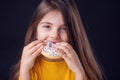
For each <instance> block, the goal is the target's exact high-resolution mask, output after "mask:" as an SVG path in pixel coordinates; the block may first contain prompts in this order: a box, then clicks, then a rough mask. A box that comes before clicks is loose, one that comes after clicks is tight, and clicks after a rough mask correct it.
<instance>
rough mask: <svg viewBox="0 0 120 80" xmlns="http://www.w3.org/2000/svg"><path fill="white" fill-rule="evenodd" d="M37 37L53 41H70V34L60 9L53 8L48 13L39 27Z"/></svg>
mask: <svg viewBox="0 0 120 80" xmlns="http://www.w3.org/2000/svg"><path fill="white" fill-rule="evenodd" d="M37 39H38V40H41V41H44V40H49V41H51V42H53V43H56V42H68V35H67V30H66V26H65V23H64V21H63V17H62V14H61V12H60V11H57V10H53V11H51V12H49V13H48V14H46V15H45V16H44V17H43V19H42V20H41V21H40V23H39V24H38V27H37Z"/></svg>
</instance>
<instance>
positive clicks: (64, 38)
mask: <svg viewBox="0 0 120 80" xmlns="http://www.w3.org/2000/svg"><path fill="white" fill-rule="evenodd" d="M61 38H62V40H63V41H65V42H69V38H68V35H67V34H61Z"/></svg>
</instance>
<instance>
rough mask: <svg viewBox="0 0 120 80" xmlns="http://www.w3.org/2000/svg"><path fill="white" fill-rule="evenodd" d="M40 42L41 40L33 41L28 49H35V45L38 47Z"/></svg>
mask: <svg viewBox="0 0 120 80" xmlns="http://www.w3.org/2000/svg"><path fill="white" fill-rule="evenodd" d="M40 42H41V41H40V40H36V41H33V42H31V43H30V44H28V46H27V47H28V49H31V48H32V47H34V46H35V45H37V44H38V43H40Z"/></svg>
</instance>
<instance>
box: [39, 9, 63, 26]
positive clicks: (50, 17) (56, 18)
mask: <svg viewBox="0 0 120 80" xmlns="http://www.w3.org/2000/svg"><path fill="white" fill-rule="evenodd" d="M44 22H50V23H54V24H64V20H63V16H62V14H61V12H60V11H58V10H53V11H50V12H49V13H47V14H46V15H45V16H44V17H43V18H42V20H41V21H40V23H44Z"/></svg>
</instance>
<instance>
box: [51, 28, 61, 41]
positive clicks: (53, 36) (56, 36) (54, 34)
mask: <svg viewBox="0 0 120 80" xmlns="http://www.w3.org/2000/svg"><path fill="white" fill-rule="evenodd" d="M50 38H51V39H53V40H59V39H60V35H59V31H58V30H54V31H51V33H50Z"/></svg>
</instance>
